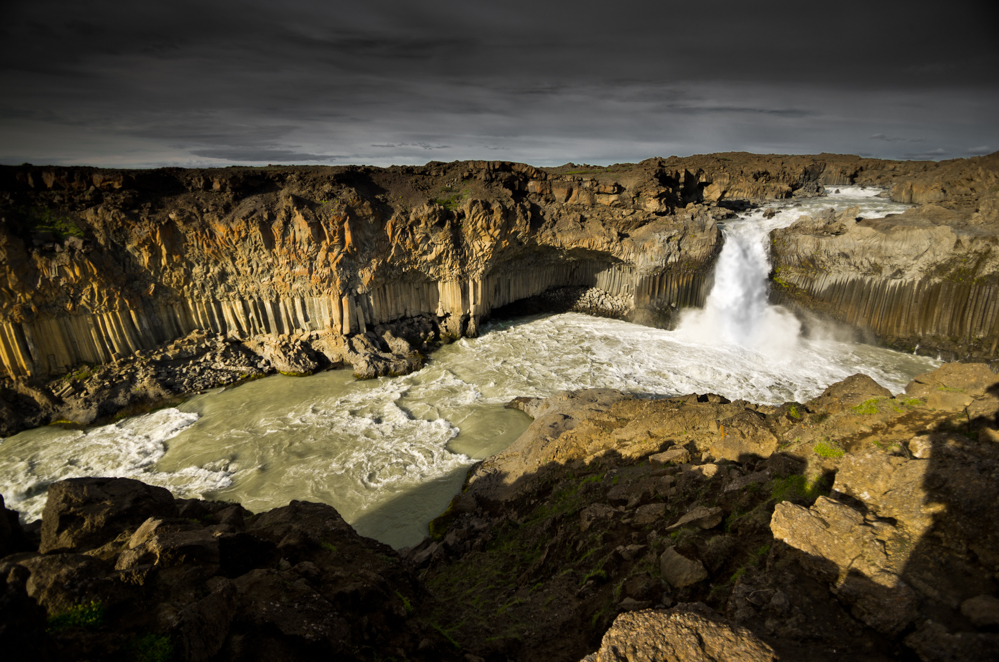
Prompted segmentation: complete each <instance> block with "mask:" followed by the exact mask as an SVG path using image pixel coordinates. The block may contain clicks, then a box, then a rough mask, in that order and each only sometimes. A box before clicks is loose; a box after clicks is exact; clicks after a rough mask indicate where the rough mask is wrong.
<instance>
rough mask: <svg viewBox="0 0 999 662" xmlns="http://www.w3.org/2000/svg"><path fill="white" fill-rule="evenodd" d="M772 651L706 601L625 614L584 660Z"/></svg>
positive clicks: (683, 661) (621, 661)
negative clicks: (709, 606)
mask: <svg viewBox="0 0 999 662" xmlns="http://www.w3.org/2000/svg"><path fill="white" fill-rule="evenodd" d="M776 659H777V656H776V655H775V653H774V651H773V650H772V649H771V648H770V647H769V646H767V645H766V644H765V643H763V642H762V641H760V640H759V639H758V638H757V637H756V635H754V634H753V633H752V632H750V631H749V630H747V629H745V628H742V627H739V626H738V625H735V624H733V623H730V622H728V621H726V620H725V619H724V618H720V617H718V616H717V615H714V614H712V613H711V610H710V609H709V608H708V607H707V606H706V605H704V604H700V603H695V604H693V605H677V606H676V607H674V608H673V609H669V610H666V611H641V612H634V613H626V614H622V615H620V616H618V617H617V619H615V621H614V624H613V625H612V626H611V627H610V629H609V630H607V633H606V634H605V635H604V638H603V641H602V642H601V645H600V650H598V651H597V652H596V653H594V654H593V655H589V656H587V657H585V658H583V662H644V661H646V660H656V662H770V661H771V660H776Z"/></svg>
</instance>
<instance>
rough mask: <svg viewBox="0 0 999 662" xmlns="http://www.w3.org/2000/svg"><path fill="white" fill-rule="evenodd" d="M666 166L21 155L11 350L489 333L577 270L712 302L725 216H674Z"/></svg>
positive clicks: (6, 266) (72, 355)
mask: <svg viewBox="0 0 999 662" xmlns="http://www.w3.org/2000/svg"><path fill="white" fill-rule="evenodd" d="M661 170H662V168H661V165H660V164H659V163H658V162H653V163H646V164H642V165H641V166H634V167H631V168H629V169H627V170H626V171H623V172H622V173H621V175H620V176H617V177H611V178H608V177H604V178H603V179H605V180H608V181H606V182H605V181H602V180H601V179H598V178H594V177H584V176H578V175H569V174H564V175H560V174H549V173H546V172H544V171H541V170H537V169H535V168H531V167H530V166H523V165H516V164H509V163H455V164H432V165H429V166H427V167H424V168H390V169H387V170H381V169H375V168H360V167H348V168H310V169H306V168H275V169H253V170H248V169H236V168H232V169H225V170H218V171H182V170H159V171H149V172H107V171H98V170H93V169H83V168H79V169H71V170H66V171H50V170H45V169H35V168H4V169H3V170H2V171H0V181H2V188H3V193H2V196H3V201H2V206H0V209H2V212H0V213H2V214H3V218H4V222H3V226H2V231H0V258H2V263H3V278H2V279H0V358H2V362H3V366H4V367H5V369H6V371H7V372H8V373H9V374H11V375H36V374H42V375H44V374H52V373H60V372H64V371H66V370H67V369H68V368H69V367H70V366H73V365H75V364H78V363H80V362H89V363H101V362H106V361H109V360H111V359H113V358H116V357H122V356H126V355H130V354H132V353H134V352H135V351H137V350H142V349H150V348H152V347H154V346H156V345H159V344H161V343H163V342H166V341H169V340H173V339H175V338H178V337H181V336H184V335H186V334H188V333H189V332H191V331H193V330H195V329H201V330H206V331H213V332H216V333H221V334H234V335H237V336H240V337H248V336H253V335H258V334H268V333H269V334H297V333H301V332H323V333H326V334H332V335H333V336H336V337H349V336H352V335H355V334H359V333H364V332H365V331H367V330H368V329H369V328H371V327H372V326H374V325H377V324H380V323H383V322H389V321H392V320H399V319H404V318H412V317H417V316H421V315H432V316H436V317H437V318H438V319H439V321H440V326H441V328H442V330H443V332H444V333H446V334H449V335H452V336H461V335H474V334H475V333H476V332H477V328H478V325H479V322H480V320H481V319H482V318H483V317H485V316H487V315H488V314H489V313H490V311H491V310H493V309H495V308H498V307H501V306H504V305H507V304H509V303H512V302H515V301H517V300H520V299H524V298H527V297H531V296H534V295H538V294H541V293H543V292H545V291H547V290H550V289H552V288H559V287H567V286H571V287H590V288H592V287H596V288H599V289H600V290H603V291H604V292H606V293H607V294H609V295H611V296H613V297H618V298H623V299H624V300H625V301H627V302H628V304H629V308H630V309H629V311H628V312H629V313H637V312H638V311H649V313H650V314H652V315H653V316H656V317H662V316H663V314H665V315H666V316H667V317H668V316H669V314H670V312H671V311H672V310H673V309H674V308H676V307H678V306H690V305H697V304H699V303H701V301H702V300H703V296H704V294H705V293H704V290H705V281H706V279H707V277H708V275H709V273H710V266H711V264H712V260H713V257H714V255H715V254H716V252H717V248H718V239H719V231H718V229H717V227H716V225H715V223H714V219H713V218H712V216H711V215H709V214H707V213H703V212H699V213H688V214H684V215H674V216H668V215H666V212H668V211H670V210H671V209H672V208H673V204H674V202H675V200H674V198H673V197H671V196H672V195H673V191H672V190H671V189H669V188H667V187H665V186H663V185H662V184H661V182H660V179H661V177H662V173H661ZM611 179H612V180H613V181H610V180H611Z"/></svg>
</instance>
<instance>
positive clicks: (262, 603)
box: [234, 569, 350, 654]
mask: <svg viewBox="0 0 999 662" xmlns="http://www.w3.org/2000/svg"><path fill="white" fill-rule="evenodd" d="M234 584H235V586H236V590H237V591H238V604H239V607H238V618H239V620H240V621H241V622H244V623H247V624H249V625H251V626H252V627H253V628H254V629H256V630H258V631H260V632H262V633H263V632H267V631H268V630H271V629H273V630H274V631H276V632H277V633H279V635H280V636H282V637H286V638H289V639H291V640H292V641H294V640H301V641H302V642H308V643H311V644H314V645H317V646H318V650H320V651H323V652H325V653H327V654H337V653H346V652H347V651H344V650H343V647H344V644H345V642H347V641H349V639H350V629H349V627H348V625H347V623H346V621H344V619H343V618H342V617H341V616H339V614H337V612H336V610H335V609H334V608H333V605H331V604H330V603H329V602H328V601H327V600H326V599H325V598H324V597H323V596H322V595H320V594H319V593H317V592H316V591H315V590H313V589H312V588H311V587H310V586H309V584H308V582H307V581H306V580H305V579H302V578H301V577H300V576H299V575H298V574H296V573H295V572H292V571H290V570H285V571H279V570H272V569H257V570H253V571H251V572H248V573H246V574H245V575H243V576H242V577H238V578H237V579H236V580H235V581H234Z"/></svg>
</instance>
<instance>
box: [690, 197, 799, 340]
mask: <svg viewBox="0 0 999 662" xmlns="http://www.w3.org/2000/svg"><path fill="white" fill-rule="evenodd" d="M796 216H797V215H796V214H795V215H794V216H788V217H784V214H778V215H776V216H774V217H773V219H769V220H768V219H764V218H763V216H762V213H761V212H754V213H753V214H750V215H747V216H744V217H740V218H739V220H736V221H734V222H730V223H727V224H726V225H725V226H724V227H723V234H724V237H725V245H724V246H723V247H722V252H721V254H720V255H719V256H718V262H717V264H716V265H715V283H714V287H713V288H712V289H711V293H710V294H709V295H708V298H707V301H706V302H705V304H704V308H703V309H701V310H690V311H687V312H686V313H685V314H684V316H683V318H682V319H681V322H680V326H679V328H678V329H677V335H678V336H679V337H682V338H686V339H687V340H689V341H691V342H698V343H703V344H717V345H727V346H730V347H737V348H744V349H748V350H753V351H758V352H762V353H765V354H767V355H769V356H772V357H781V358H790V357H792V356H793V355H794V352H795V349H796V348H797V346H798V337H799V334H800V331H801V324H800V323H799V322H798V320H797V319H796V318H795V317H794V316H793V315H792V314H790V313H789V312H787V311H786V310H785V309H784V308H781V307H780V306H772V305H770V304H769V303H768V301H767V299H768V293H769V282H768V280H767V276H768V274H769V273H770V259H769V254H768V251H767V239H768V235H769V232H770V230H771V229H773V228H775V227H781V226H783V225H787V224H789V223H790V222H792V221H793V219H794V218H795V217H796Z"/></svg>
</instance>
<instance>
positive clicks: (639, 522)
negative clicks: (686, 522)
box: [631, 503, 666, 526]
mask: <svg viewBox="0 0 999 662" xmlns="http://www.w3.org/2000/svg"><path fill="white" fill-rule="evenodd" d="M665 516H666V504H665V503H649V504H646V505H644V506H639V507H638V508H636V509H635V515H634V516H633V517H632V518H631V523H632V525H633V526H646V525H647V524H655V523H656V522H659V521H660V520H662V518H663V517H665Z"/></svg>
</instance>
